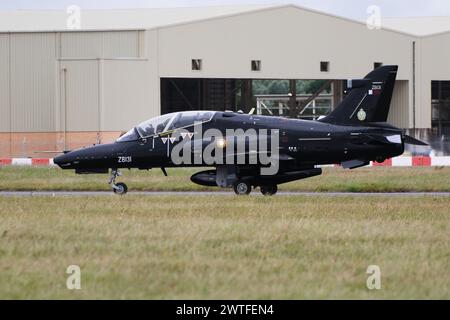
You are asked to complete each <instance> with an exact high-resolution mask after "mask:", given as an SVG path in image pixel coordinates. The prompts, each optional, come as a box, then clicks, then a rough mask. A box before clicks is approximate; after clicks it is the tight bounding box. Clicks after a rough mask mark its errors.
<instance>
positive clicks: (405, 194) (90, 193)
mask: <svg viewBox="0 0 450 320" xmlns="http://www.w3.org/2000/svg"><path fill="white" fill-rule="evenodd" d="M127 195H130V196H133V195H134V196H149V197H151V196H235V194H234V192H232V191H131V192H129V193H128V194H127ZM251 195H253V196H254V195H257V196H262V195H261V193H259V192H257V191H255V192H253V193H252V194H251ZM0 196H9V197H60V196H91V197H92V196H116V195H115V194H114V193H113V192H111V191H0ZM277 196H310V197H318V196H319V197H367V196H374V197H376V196H384V197H421V196H430V197H450V192H381V193H377V192H370V193H369V192H361V193H359V192H358V193H352V192H299V191H281V192H278V193H277Z"/></svg>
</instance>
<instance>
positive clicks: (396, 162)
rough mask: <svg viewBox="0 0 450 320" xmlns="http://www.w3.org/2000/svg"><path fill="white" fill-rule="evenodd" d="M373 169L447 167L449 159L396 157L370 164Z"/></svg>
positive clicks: (449, 164)
mask: <svg viewBox="0 0 450 320" xmlns="http://www.w3.org/2000/svg"><path fill="white" fill-rule="evenodd" d="M370 165H371V166H374V167H448V166H450V157H396V158H392V159H387V160H386V161H384V162H383V163H378V162H371V164H370Z"/></svg>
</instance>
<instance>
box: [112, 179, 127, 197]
mask: <svg viewBox="0 0 450 320" xmlns="http://www.w3.org/2000/svg"><path fill="white" fill-rule="evenodd" d="M113 192H114V193H115V194H120V195H122V194H125V193H127V192H128V187H127V185H126V184H125V183H123V182H119V183H117V184H116V187H115V188H113Z"/></svg>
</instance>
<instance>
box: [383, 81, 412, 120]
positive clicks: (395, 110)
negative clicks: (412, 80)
mask: <svg viewBox="0 0 450 320" xmlns="http://www.w3.org/2000/svg"><path fill="white" fill-rule="evenodd" d="M409 113H410V105H409V81H406V80H400V81H396V83H395V87H394V94H393V96H392V101H391V108H390V110H389V117H388V122H389V123H391V124H393V125H395V126H398V127H401V128H409V126H410V123H409V122H410V121H409V119H410V114H409Z"/></svg>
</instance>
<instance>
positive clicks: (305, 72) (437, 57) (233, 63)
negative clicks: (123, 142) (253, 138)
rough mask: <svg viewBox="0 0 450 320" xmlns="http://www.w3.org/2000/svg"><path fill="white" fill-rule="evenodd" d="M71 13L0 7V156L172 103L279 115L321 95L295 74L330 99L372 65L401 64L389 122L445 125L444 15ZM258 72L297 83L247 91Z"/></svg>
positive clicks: (449, 36)
mask: <svg viewBox="0 0 450 320" xmlns="http://www.w3.org/2000/svg"><path fill="white" fill-rule="evenodd" d="M80 17H81V20H80V22H81V25H80V26H81V28H80V29H75V30H69V29H67V19H68V14H67V13H66V12H60V11H37V12H32V11H16V12H0V157H53V156H54V155H55V154H54V153H52V152H53V151H57V150H68V149H72V148H75V147H79V146H83V145H88V144H93V143H104V142H109V141H112V140H114V139H115V138H117V137H118V136H119V135H120V133H121V132H123V131H126V130H128V129H129V128H131V127H132V126H133V125H135V124H137V123H139V122H141V121H144V120H146V119H148V118H150V117H153V116H156V115H159V114H162V113H168V112H172V111H179V110H192V109H213V110H239V109H240V110H243V111H249V110H250V109H251V108H252V107H256V103H259V106H260V108H259V109H258V110H259V111H260V112H262V113H263V112H264V110H265V109H264V108H262V107H261V106H263V107H265V106H266V105H267V104H269V102H270V101H273V100H276V99H278V105H279V106H280V108H279V109H278V110H276V112H277V114H281V113H282V108H283V106H284V108H285V112H286V106H287V108H289V107H290V108H291V109H290V112H291V115H292V112H293V110H295V106H296V103H297V106H298V101H300V102H302V101H303V102H305V101H306V102H307V103H308V104H307V105H302V104H300V105H301V106H302V107H305V108H308V106H311V105H312V102H313V100H315V99H317V98H318V97H320V95H319V93H320V92H317V93H316V94H313V95H312V96H311V97H301V96H297V94H296V92H295V89H294V88H295V83H296V80H299V79H308V80H317V79H323V80H327V81H329V82H328V83H329V84H330V86H331V87H332V90H331V92H329V97H328V98H329V101H330V104H331V106H335V105H336V104H337V103H339V101H340V100H341V99H342V92H343V89H345V88H344V87H345V82H344V80H345V79H348V78H360V77H363V76H364V75H365V74H367V73H368V72H369V71H370V70H372V69H373V68H374V67H376V66H378V65H380V64H398V65H399V73H398V77H397V84H396V88H395V92H394V97H393V103H392V107H391V112H390V116H389V121H390V122H391V123H392V124H394V125H396V126H399V127H402V128H406V129H410V130H411V131H413V132H414V133H416V134H418V135H422V136H423V135H424V134H427V135H430V134H444V133H448V132H449V131H450V112H449V110H450V106H449V101H450V62H449V59H448V57H450V32H444V31H446V30H450V25H449V24H448V23H447V22H448V21H449V20H448V19H447V20H445V18H444V20H445V21H441V22H439V23H436V22H435V21H434V22H433V21H432V22H431V24H430V23H428V24H427V26H428V27H429V28H431V29H430V30H428V29H427V32H426V34H424V33H423V30H424V29H423V28H418V29H417V30H415V29H414V26H417V21H416V22H414V21H407V23H401V22H399V21H398V20H396V19H386V23H384V22H383V28H382V29H380V30H370V29H369V28H368V27H367V26H366V24H365V23H362V22H358V21H353V20H349V19H346V18H342V17H337V16H332V15H329V14H326V13H322V12H317V11H313V10H310V9H305V8H302V7H298V6H294V5H283V6H227V7H205V8H177V9H142V10H108V11H96V10H93V11H81V16H80ZM446 21H447V22H446ZM386 25H387V26H391V28H388V27H386ZM430 26H431V27H430ZM261 79H285V80H287V81H289V84H290V86H291V87H290V88H292V91H294V92H292V91H291V92H290V94H289V95H288V96H286V97H275V98H274V97H267V96H264V95H261V96H259V97H255V95H254V93H253V92H252V81H257V80H261ZM292 84H293V85H292ZM325 98H326V97H325ZM325 98H323V99H325ZM265 99H266V100H265ZM302 99H303V100H302ZM285 102H286V103H285ZM317 105H318V104H317ZM314 107H316V104H314ZM266 109H267V108H266ZM303 109H304V108H303ZM314 110H315V109H314ZM294 116H295V114H294ZM299 116H300V115H299Z"/></svg>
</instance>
